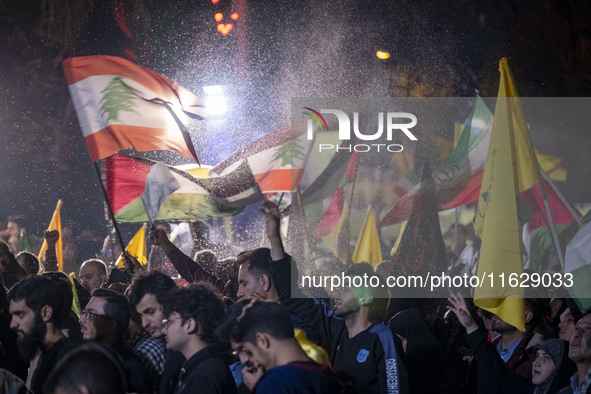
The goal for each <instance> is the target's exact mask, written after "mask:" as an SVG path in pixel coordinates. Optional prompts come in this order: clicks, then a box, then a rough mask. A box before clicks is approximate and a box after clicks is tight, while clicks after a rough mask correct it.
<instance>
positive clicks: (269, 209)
mask: <svg viewBox="0 0 591 394" xmlns="http://www.w3.org/2000/svg"><path fill="white" fill-rule="evenodd" d="M261 212H262V213H263V215H265V232H266V233H267V238H268V239H269V242H270V243H271V260H273V261H278V260H281V259H283V258H285V257H286V256H287V255H286V254H285V249H283V241H282V240H281V231H280V228H281V214H280V212H279V208H278V207H277V205H275V204H274V203H273V202H271V201H269V200H267V201H265V202H263V207H262V208H261Z"/></svg>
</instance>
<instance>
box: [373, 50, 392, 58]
mask: <svg viewBox="0 0 591 394" xmlns="http://www.w3.org/2000/svg"><path fill="white" fill-rule="evenodd" d="M376 56H377V57H378V59H381V60H386V59H389V58H390V52H386V51H377V52H376Z"/></svg>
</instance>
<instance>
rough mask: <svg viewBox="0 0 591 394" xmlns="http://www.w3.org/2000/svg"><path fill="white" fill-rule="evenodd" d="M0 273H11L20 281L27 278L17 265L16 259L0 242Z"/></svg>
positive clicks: (4, 244)
mask: <svg viewBox="0 0 591 394" xmlns="http://www.w3.org/2000/svg"><path fill="white" fill-rule="evenodd" d="M0 272H11V273H13V274H14V275H15V276H16V278H17V279H18V280H19V281H20V280H23V279H24V278H26V277H27V272H26V271H25V270H24V269H23V268H22V267H21V266H20V265H18V262H17V261H16V258H15V257H14V255H13V254H12V253H10V250H9V248H8V245H7V244H6V243H5V242H4V241H0Z"/></svg>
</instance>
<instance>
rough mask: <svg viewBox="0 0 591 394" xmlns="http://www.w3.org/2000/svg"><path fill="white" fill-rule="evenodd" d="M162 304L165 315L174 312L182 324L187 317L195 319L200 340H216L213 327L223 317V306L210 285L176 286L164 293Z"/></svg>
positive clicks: (210, 341)
mask: <svg viewBox="0 0 591 394" xmlns="http://www.w3.org/2000/svg"><path fill="white" fill-rule="evenodd" d="M163 306H164V315H165V316H170V314H171V313H173V312H176V313H178V314H179V315H180V317H181V321H182V323H183V324H185V323H186V322H187V320H189V319H193V320H195V322H196V323H197V325H198V332H197V335H198V336H199V338H200V339H201V341H203V342H205V343H207V344H211V343H214V342H217V340H218V338H217V336H216V334H215V329H216V327H217V326H218V325H219V323H220V322H221V321H222V319H223V318H224V315H225V307H224V303H223V301H222V299H221V297H220V296H219V295H218V293H217V291H216V289H215V288H214V287H213V286H212V285H210V284H209V283H206V282H198V283H195V284H191V285H189V286H187V287H181V288H177V289H175V290H173V291H171V292H169V293H168V294H167V295H166V298H165V301H164V304H163Z"/></svg>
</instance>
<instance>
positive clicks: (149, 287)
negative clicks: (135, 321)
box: [128, 271, 185, 394]
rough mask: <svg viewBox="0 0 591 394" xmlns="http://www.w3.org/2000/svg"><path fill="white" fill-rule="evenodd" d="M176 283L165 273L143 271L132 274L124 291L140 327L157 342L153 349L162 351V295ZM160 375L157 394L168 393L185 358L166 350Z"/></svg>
mask: <svg viewBox="0 0 591 394" xmlns="http://www.w3.org/2000/svg"><path fill="white" fill-rule="evenodd" d="M176 287H177V286H176V283H174V280H172V279H171V278H170V277H169V276H167V275H165V274H163V273H162V272H159V271H152V272H145V273H142V274H141V275H139V276H138V277H136V279H135V280H134V281H133V283H132V284H131V287H130V288H129V293H128V299H129V303H130V305H131V307H132V308H135V310H136V311H137V313H138V314H139V315H140V318H141V320H142V326H143V327H144V329H145V330H146V331H148V333H149V334H150V335H151V336H152V338H154V339H157V340H158V341H159V342H160V345H161V346H159V347H158V349H155V351H156V352H159V351H160V349H163V350H166V337H165V336H164V332H163V329H164V325H163V323H162V321H163V320H164V309H163V306H162V304H163V303H164V300H165V298H166V295H167V294H168V293H169V292H171V291H173V290H174V289H176ZM165 357H166V361H165V363H164V368H163V369H162V371H161V372H160V373H161V376H160V389H159V393H160V394H171V393H173V392H174V390H175V388H176V378H177V377H178V374H179V371H180V369H181V366H182V365H183V363H184V362H185V357H184V356H183V355H182V353H180V352H176V351H172V350H169V351H168V352H167V353H166V355H165Z"/></svg>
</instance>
